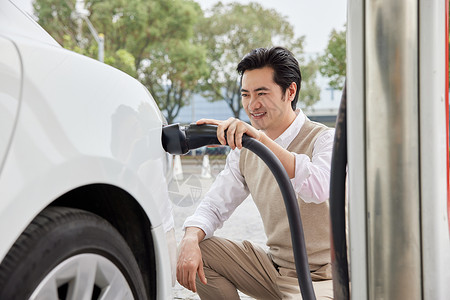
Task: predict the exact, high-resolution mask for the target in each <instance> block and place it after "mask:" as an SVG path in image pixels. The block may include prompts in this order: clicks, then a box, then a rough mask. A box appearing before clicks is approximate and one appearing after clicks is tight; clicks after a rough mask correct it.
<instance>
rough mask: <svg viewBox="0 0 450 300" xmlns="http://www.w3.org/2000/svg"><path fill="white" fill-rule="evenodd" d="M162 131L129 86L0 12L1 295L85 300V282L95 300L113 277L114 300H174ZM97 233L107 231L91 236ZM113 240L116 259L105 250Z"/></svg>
mask: <svg viewBox="0 0 450 300" xmlns="http://www.w3.org/2000/svg"><path fill="white" fill-rule="evenodd" d="M163 123H164V117H163V116H162V114H161V112H160V111H159V109H158V107H157V105H156V103H155V101H154V100H153V98H152V96H151V95H150V93H149V92H148V91H147V89H146V88H145V87H144V86H143V85H142V84H140V83H139V82H138V81H137V80H135V79H134V78H132V77H130V76H128V75H126V74H125V73H123V72H121V71H119V70H117V69H114V68H112V67H110V66H108V65H105V64H103V63H100V62H98V61H96V60H93V59H91V58H88V57H85V56H82V55H79V54H76V53H74V52H71V51H68V50H66V49H64V48H62V47H61V46H60V45H59V44H58V43H57V42H56V41H55V40H54V39H53V38H51V36H50V35H48V33H46V32H45V31H44V30H43V29H42V28H41V27H40V26H39V25H38V24H37V23H36V22H34V21H33V20H32V19H31V18H30V17H29V16H28V15H27V14H26V13H24V12H23V11H21V10H20V9H18V8H17V7H16V5H15V4H14V3H12V2H11V1H1V2H0V238H1V243H0V262H1V264H0V295H3V297H13V298H17V299H19V298H20V297H21V296H20V295H22V296H23V295H26V297H30V293H33V295H32V296H31V298H33V299H43V296H42V295H46V294H45V293H44V290H45V285H46V284H47V283H48V282H51V281H52V280H53V282H56V283H57V284H59V286H58V287H57V289H58V290H57V293H58V295H59V298H64V297H61V294H64V295H66V296H67V297H68V298H69V296H68V295H69V294H71V295H72V297H75V298H76V299H85V298H84V297H87V298H89V299H91V297H90V296H89V295H88V296H86V295H83V296H80V294H77V292H78V293H79V292H80V291H81V290H83V288H80V286H81V287H83V283H82V281H83V280H85V279H86V278H90V279H89V280H88V282H87V283H84V284H85V286H84V289H87V290H91V292H92V291H93V292H92V293H94V294H97V296H98V297H99V298H98V299H103V298H102V297H104V295H105V294H106V293H107V292H108V290H109V292H110V293H112V290H113V289H114V282H115V281H114V280H113V279H111V278H112V277H111V278H110V279H111V280H109V279H107V278H108V276H109V275H111V276H112V275H114V274H115V273H117V271H118V273H119V275H118V276H119V277H120V278H122V279H121V280H119V282H121V283H120V284H118V285H116V287H117V288H118V289H119V290H121V292H120V293H123V297H122V298H124V299H125V298H130V299H131V298H135V299H140V298H148V299H169V298H171V286H172V277H173V276H172V274H171V265H170V264H171V259H172V258H173V255H172V256H171V255H170V254H169V249H171V250H172V253H173V249H175V240H174V239H173V238H172V234H171V232H172V231H171V229H172V228H173V218H172V216H171V204H170V201H169V197H168V191H167V177H166V176H167V174H168V173H169V172H170V169H171V167H170V158H168V156H167V154H166V153H165V151H164V150H163V148H162V146H161V128H162V125H163ZM65 219H67V220H69V221H67V222H66V221H65ZM85 219H86V221H85ZM49 220H50V221H49ZM49 222H50V223H49ZM99 223H101V226H104V227H105V229H104V231H102V230H100V231H99V232H97V233H94V232H96V231H97V229H98V228H97V227H101V226H97V224H99ZM66 224H70V226H72V227H71V228H66ZM80 224H81V225H80ZM67 226H69V225H67ZM77 226H81V227H83V228H84V229H83V230H84V231H83V230H81V229H79V228H78V227H77ZM35 227H36V228H37V227H41V229H42V230H41V229H39V230H37V229H36V228H35ZM30 230H31V231H30ZM58 230H59V231H58ZM58 232H59V233H58ZM103 232H106V233H103ZM61 234H65V236H63V235H61ZM109 234H111V236H112V237H109V236H108V235H109ZM41 235H42V238H41ZM90 235H92V236H90ZM85 236H90V238H89V239H87V240H85V239H84V237H85ZM116 238H117V239H118V241H117V244H120V247H122V248H120V247H118V248H117V249H116V250H114V249H115V247H116V246H114V245H115V244H116V242H115V241H114V242H113V241H112V240H115V239H116ZM97 240H103V241H102V242H99V245H91V243H93V244H96V243H97V242H96V241H97ZM52 243H53V244H52ZM83 243H84V244H83ZM61 244H62V245H61ZM81 244H83V245H84V246H79V245H81ZM110 244H111V245H110ZM70 245H72V246H70ZM58 247H59V248H61V249H60V250H54V249H59V248H58ZM64 247H65V248H64ZM71 247H72V248H77V249H72V248H71ZM63 248H64V249H63ZM125 248H126V250H120V249H125ZM36 251H37V252H36ZM39 251H40V252H39ZM52 251H57V252H58V251H59V252H60V253H59V254H55V253H52ZM114 251H116V252H114ZM127 251H128V252H127ZM125 252H126V253H128V254H124V253H125ZM49 253H50V254H49ZM115 253H118V255H119V256H120V255H125V256H127V255H128V257H124V258H118V257H115V256H116V254H115ZM121 260H125V261H129V264H130V265H131V268H134V270H133V271H128V270H127V266H126V264H128V263H126V262H124V263H123V264H122V263H121ZM44 261H46V262H45V263H43V262H44ZM92 265H96V266H99V267H90V269H91V270H89V272H87V275H86V276H84V277H83V276H79V274H80V273H83V272H81V271H80V270H83V266H84V267H85V269H86V266H92ZM100 266H104V268H103V269H101V268H100ZM133 266H134V267H133ZM136 266H137V268H136ZM88 269H89V268H88ZM17 270H18V271H17ZM67 270H69V271H67ZM17 272H22V274H20V273H19V274H15V273H17ZM64 272H65V275H64V276H65V277H64V276H63V277H64V278H65V280H66V281H67V282H65V283H61V281H62V279H61V277H58V276H59V275H58V273H60V274H63V273H64ZM68 272H69V273H70V272H72V274H75V275H67V274H69V273H68ZM77 272H78V273H77ZM120 273H121V275H120ZM132 273H133V274H132ZM24 274H25V275H26V276H24ZM30 274H31V275H30ZM39 274H40V275H39ZM55 274H56V275H55ZM76 274H78V275H76ZM93 277H95V280H94V279H92V278H93ZM139 277H140V278H139ZM124 278H125V281H124V280H123V279H124ZM135 278H138V279H137V280H138V281H140V283H139V284H140V285H141V287H136V286H135V283H134V282H133V281H134V280H135ZM70 280H72V281H71V282H72V283H73V282H75V283H76V284H75V283H74V284H72V285H71V283H70ZM108 280H109V281H108ZM139 284H138V285H139ZM15 285H17V287H16V286H15ZM127 285H128V286H127ZM47 288H48V286H47ZM77 289H78V291H77ZM139 289H140V290H141V291H140V292H137V290H139ZM2 293H10V294H2ZM20 293H23V294H20ZM39 293H41V294H39ZM50 293H55V291H54V290H53V291H50ZM5 295H9V296H5ZM11 295H12V296H11ZM74 295H78V296H74ZM102 295H103V296H102ZM116 295H119V294H116ZM53 296H54V295H53ZM3 297H2V296H0V298H1V299H7V298H3ZM75 298H74V299H75ZM87 298H86V299H87ZM106 298H107V297H106ZM8 299H9V298H8ZM21 299H23V298H21ZM45 299H52V298H51V297H48V298H46V297H45Z"/></svg>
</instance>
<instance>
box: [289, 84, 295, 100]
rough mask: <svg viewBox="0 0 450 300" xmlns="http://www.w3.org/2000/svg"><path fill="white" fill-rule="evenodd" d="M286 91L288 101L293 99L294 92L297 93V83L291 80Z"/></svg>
mask: <svg viewBox="0 0 450 300" xmlns="http://www.w3.org/2000/svg"><path fill="white" fill-rule="evenodd" d="M287 91H288V99H289V101H293V100H294V98H295V94H296V93H297V84H296V83H295V82H292V83H291V85H289V87H288V89H287Z"/></svg>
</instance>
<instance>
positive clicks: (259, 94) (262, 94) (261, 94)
mask: <svg viewBox="0 0 450 300" xmlns="http://www.w3.org/2000/svg"><path fill="white" fill-rule="evenodd" d="M265 94H267V93H258V96H264V95H265Z"/></svg>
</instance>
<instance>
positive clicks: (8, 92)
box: [0, 35, 22, 174]
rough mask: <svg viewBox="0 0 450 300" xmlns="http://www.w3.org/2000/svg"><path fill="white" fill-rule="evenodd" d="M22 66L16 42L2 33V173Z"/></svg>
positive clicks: (18, 101) (0, 160) (16, 105)
mask: <svg viewBox="0 0 450 300" xmlns="http://www.w3.org/2000/svg"><path fill="white" fill-rule="evenodd" d="M21 86H22V66H21V61H20V55H19V52H18V50H17V48H16V47H15V45H14V43H13V42H12V41H10V40H9V39H7V38H5V37H3V36H1V35H0V174H1V170H2V168H3V162H4V160H5V157H6V154H7V152H8V146H9V144H10V141H11V137H12V134H13V131H14V124H15V120H16V118H17V113H18V111H19V105H20V94H21Z"/></svg>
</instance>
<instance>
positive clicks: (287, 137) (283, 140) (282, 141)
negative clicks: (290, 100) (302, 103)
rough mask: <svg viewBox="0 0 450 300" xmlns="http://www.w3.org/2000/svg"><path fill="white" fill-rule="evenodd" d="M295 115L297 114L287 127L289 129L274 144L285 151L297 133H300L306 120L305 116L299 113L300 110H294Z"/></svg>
mask: <svg viewBox="0 0 450 300" xmlns="http://www.w3.org/2000/svg"><path fill="white" fill-rule="evenodd" d="M295 113H296V114H297V117H296V118H295V119H294V121H293V122H292V123H291V125H289V127H288V128H287V129H286V130H285V131H284V132H283V133H282V134H281V135H280V136H279V137H277V138H276V139H275V142H276V143H277V144H278V145H280V146H281V147H283V148H285V149H286V148H287V147H288V146H289V144H290V143H291V142H292V141H293V140H294V138H295V137H296V136H297V134H298V132H299V131H300V129H301V128H302V126H303V124H304V123H305V120H306V116H305V114H304V113H303V112H302V111H301V109H299V108H297V109H296V110H295Z"/></svg>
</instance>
